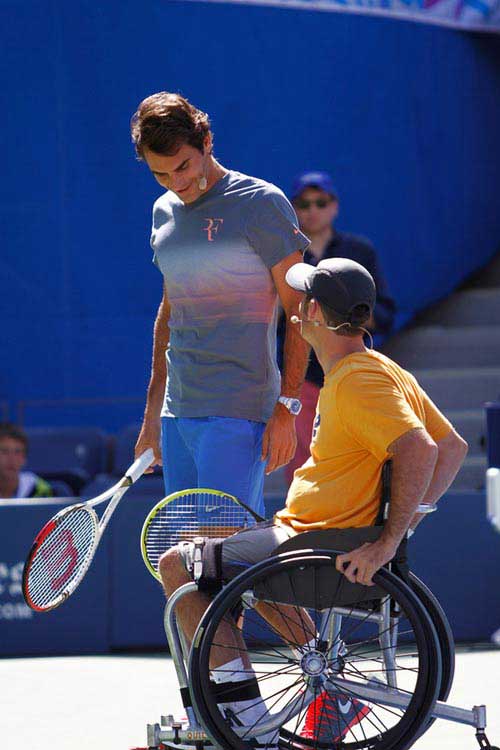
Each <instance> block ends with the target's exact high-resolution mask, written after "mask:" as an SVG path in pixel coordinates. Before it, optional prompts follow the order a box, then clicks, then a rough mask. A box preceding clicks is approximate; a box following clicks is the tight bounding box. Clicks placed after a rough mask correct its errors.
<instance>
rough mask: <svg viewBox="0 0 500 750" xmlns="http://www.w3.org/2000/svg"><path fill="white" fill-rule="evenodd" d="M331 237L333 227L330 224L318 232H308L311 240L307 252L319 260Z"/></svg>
mask: <svg viewBox="0 0 500 750" xmlns="http://www.w3.org/2000/svg"><path fill="white" fill-rule="evenodd" d="M333 235H334V231H333V227H332V226H331V225H330V224H329V225H328V226H327V227H325V228H324V229H322V230H321V231H320V232H314V233H312V232H309V234H308V237H309V239H310V240H311V244H310V245H309V248H308V249H309V252H311V253H312V254H313V255H314V257H315V258H318V260H320V259H321V258H322V257H323V253H324V252H325V250H326V248H327V245H328V244H329V243H330V242H331V241H332V239H333Z"/></svg>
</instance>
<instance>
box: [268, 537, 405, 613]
mask: <svg viewBox="0 0 500 750" xmlns="http://www.w3.org/2000/svg"><path fill="white" fill-rule="evenodd" d="M382 530H383V527H382V526H364V527H360V528H352V529H324V530H319V531H317V530H316V531H304V532H302V533H300V534H297V535H296V536H294V537H291V538H290V539H287V540H286V541H285V542H283V543H282V544H280V546H279V547H278V548H277V550H276V551H275V553H274V555H280V554H284V553H288V552H299V551H301V550H314V551H317V552H320V551H321V550H334V551H336V552H350V551H351V550H353V549H356V548H357V547H360V546H361V545H362V544H364V543H365V542H374V541H376V540H377V539H378V538H379V536H380V534H381V533H382ZM274 555H273V556H274ZM393 566H394V568H395V569H394V572H396V573H397V574H398V575H400V576H401V577H402V578H404V577H405V572H406V570H407V562H406V541H404V542H402V543H401V545H400V546H399V548H398V550H397V553H396V556H395V558H394V562H393ZM254 594H255V595H256V596H258V597H260V598H263V599H266V598H271V599H274V600H275V601H279V602H281V603H284V604H285V603H286V604H293V605H297V606H303V607H316V608H319V609H323V608H327V607H332V606H354V605H356V606H359V605H362V604H364V606H366V605H369V606H370V607H371V606H372V605H373V606H375V604H376V603H377V600H379V599H380V598H381V597H382V596H384V592H383V591H382V590H381V589H379V588H378V587H377V586H363V585H362V584H359V583H351V582H350V581H349V580H348V579H347V578H346V577H345V576H344V575H343V574H342V573H339V572H338V571H336V570H332V567H331V566H325V568H324V574H323V571H322V570H321V569H320V572H319V575H317V576H315V578H314V581H313V580H312V573H311V568H306V569H305V570H304V571H300V570H297V571H295V572H294V576H293V580H290V577H289V575H288V574H286V575H285V574H281V573H279V572H278V573H275V574H273V576H272V577H271V578H270V579H269V580H268V581H266V583H265V585H263V586H262V587H261V589H260V590H259V591H258V592H254Z"/></svg>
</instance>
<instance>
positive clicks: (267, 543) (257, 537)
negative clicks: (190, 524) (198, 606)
mask: <svg viewBox="0 0 500 750" xmlns="http://www.w3.org/2000/svg"><path fill="white" fill-rule="evenodd" d="M291 536H294V532H293V531H292V530H291V529H288V528H287V527H286V526H277V525H276V524H275V523H274V522H273V521H262V523H257V524H255V526H250V527H249V528H247V529H242V530H241V531H238V532H237V533H236V534H232V535H231V536H228V537H226V538H225V539H224V540H223V542H222V576H223V578H224V579H225V580H226V581H228V580H230V579H231V578H234V577H235V576H237V575H239V573H241V572H243V570H245V568H250V567H251V566H252V565H255V563H258V562H260V561H261V560H265V559H266V557H270V556H271V555H272V554H273V552H274V551H275V550H276V549H277V548H278V547H279V545H280V544H282V543H283V542H285V541H286V540H287V539H289V538H290V537H291ZM178 549H179V552H180V555H181V557H182V559H183V560H184V564H185V565H186V568H187V569H188V570H190V569H191V567H192V561H193V556H194V544H193V543H192V542H181V543H180V544H179V546H178Z"/></svg>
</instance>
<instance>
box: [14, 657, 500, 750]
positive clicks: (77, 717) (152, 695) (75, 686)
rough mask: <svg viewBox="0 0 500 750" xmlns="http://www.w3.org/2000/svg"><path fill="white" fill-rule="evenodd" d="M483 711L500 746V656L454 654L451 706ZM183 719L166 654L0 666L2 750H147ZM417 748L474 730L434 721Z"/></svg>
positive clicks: (445, 745) (457, 748) (458, 746)
mask: <svg viewBox="0 0 500 750" xmlns="http://www.w3.org/2000/svg"><path fill="white" fill-rule="evenodd" d="M448 702H449V703H452V704H453V705H456V706H460V707H463V708H471V707H472V706H473V705H475V704H481V703H485V704H486V705H487V707H488V729H487V734H488V738H489V740H490V742H491V743H492V744H499V743H500V650H459V652H458V653H457V666H456V674H455V682H454V687H453V689H452V693H451V696H450V699H449V701H448ZM167 713H172V714H174V715H176V717H180V716H182V715H183V712H182V709H181V707H180V701H179V696H178V690H177V684H176V678H175V674H174V667H173V663H172V660H171V659H170V658H169V657H168V656H167V655H140V656H135V655H134V656H121V655H120V656H96V657H88V656H85V657H77V656H75V657H51V658H36V659H3V660H1V661H0V748H1V750H21V748H28V747H29V748H33V750H129V749H130V748H133V747H145V746H146V724H147V723H154V722H158V721H159V720H160V715H161V714H167ZM414 748H415V750H452V749H453V750H476V749H477V748H479V745H478V743H477V741H476V739H475V737H474V730H473V729H472V728H471V727H467V726H462V725H460V724H452V723H450V722H444V721H437V722H436V723H435V724H434V726H433V727H432V728H431V729H430V730H429V732H427V734H425V735H424V736H423V737H422V738H421V739H420V740H418V741H417V743H416V744H415V745H414Z"/></svg>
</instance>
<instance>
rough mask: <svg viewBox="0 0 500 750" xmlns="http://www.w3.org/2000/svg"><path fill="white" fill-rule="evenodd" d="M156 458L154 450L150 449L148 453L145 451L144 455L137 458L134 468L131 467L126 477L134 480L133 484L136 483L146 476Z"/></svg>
mask: <svg viewBox="0 0 500 750" xmlns="http://www.w3.org/2000/svg"><path fill="white" fill-rule="evenodd" d="M154 457H155V454H154V453H153V450H152V449H151V448H148V449H147V451H144V453H142V454H141V455H140V456H139V458H136V460H135V461H134V463H133V464H132V466H129V468H128V469H127V471H126V472H125V476H127V477H128V478H129V479H131V480H132V484H133V483H134V482H136V481H137V480H138V479H139V477H141V476H142V475H143V474H144V472H145V471H146V469H148V468H149V467H150V466H151V464H152V463H153V460H154Z"/></svg>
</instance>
